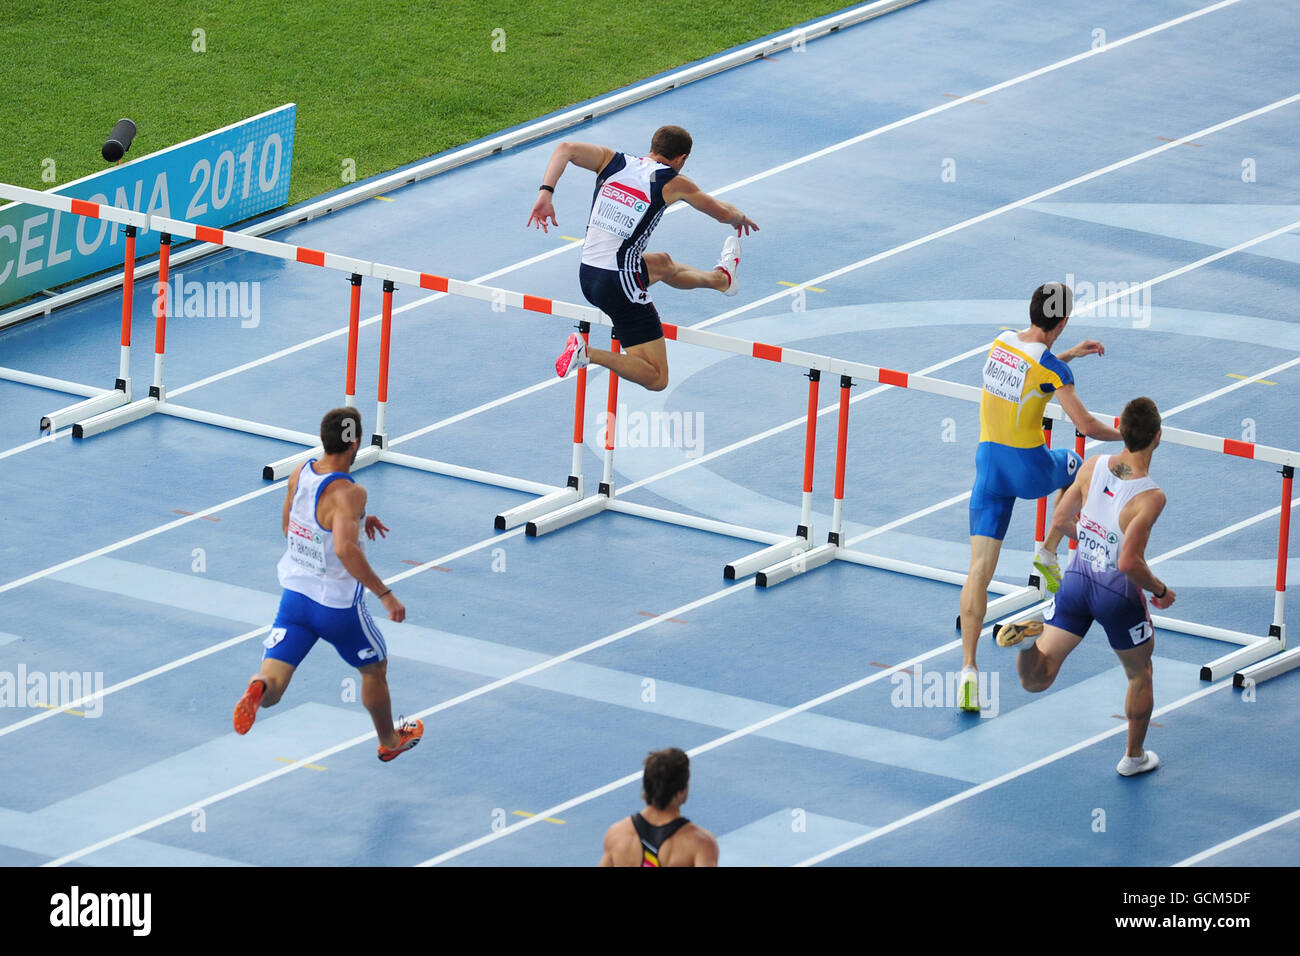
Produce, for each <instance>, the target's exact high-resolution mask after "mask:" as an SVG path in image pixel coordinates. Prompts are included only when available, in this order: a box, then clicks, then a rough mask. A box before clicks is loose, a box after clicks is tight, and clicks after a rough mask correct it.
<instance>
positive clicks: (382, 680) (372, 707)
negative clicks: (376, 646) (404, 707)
mask: <svg viewBox="0 0 1300 956" xmlns="http://www.w3.org/2000/svg"><path fill="white" fill-rule="evenodd" d="M361 703H362V705H363V706H364V707H365V708H366V710H368V711H370V719H371V720H373V721H374V722H375V733H376V734H378V735H379V742H380V743H381V744H382V745H383V746H385V747H390V748H391V747H396V746H397V745H398V743H400V739H399V737H398V735H397V731H396V730H394V729H393V702H392V698H391V697H390V696H389V694H388V661H379V662H378V663H376V664H367V665H366V666H365V667H362V668H361Z"/></svg>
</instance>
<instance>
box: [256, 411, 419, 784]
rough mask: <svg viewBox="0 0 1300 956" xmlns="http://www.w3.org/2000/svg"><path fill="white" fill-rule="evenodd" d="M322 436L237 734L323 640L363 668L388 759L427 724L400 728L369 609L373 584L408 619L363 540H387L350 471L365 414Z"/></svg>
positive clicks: (298, 498) (286, 523)
mask: <svg viewBox="0 0 1300 956" xmlns="http://www.w3.org/2000/svg"><path fill="white" fill-rule="evenodd" d="M320 440H321V447H322V448H323V450H324V452H325V454H323V455H322V456H321V457H320V459H319V460H317V459H315V458H313V459H311V461H308V462H307V463H306V464H304V465H303V466H302V467H301V468H300V469H298V471H296V472H294V473H293V476H292V477H290V479H289V488H288V492H287V493H286V494H285V497H284V508H283V510H282V512H281V516H280V526H281V530H282V531H283V533H284V535H285V539H286V548H285V552H284V555H283V556H282V557H281V558H280V563H279V565H278V566H277V571H278V572H279V577H280V585H281V586H282V587H283V588H284V594H283V595H282V596H281V598H280V610H279V611H278V613H277V614H276V616H275V624H273V625H272V626H271V633H270V634H269V635H267V638H266V640H265V641H263V646H264V647H265V650H264V651H263V652H262V669H261V671H260V672H259V673H257V674H254V675H253V676H252V677H251V678H250V679H249V682H248V689H247V690H246V691H245V692H244V696H243V697H241V698H240V700H239V703H238V704H236V705H235V715H234V722H235V732H236V733H240V734H246V733H248V731H249V730H250V729H251V728H252V726H253V721H254V720H255V719H256V717H257V709H258V708H259V707H270V706H272V705H273V704H275V703H276V702H278V701H279V700H280V698H281V697H282V696H283V695H284V691H285V688H287V687H288V686H289V681H290V679H291V678H292V677H293V672H294V670H296V669H297V667H298V665H299V664H301V663H302V660H303V658H304V657H306V656H307V652H308V651H310V650H311V649H312V645H313V644H315V643H316V641H317V639H318V638H324V639H325V640H326V641H328V642H329V643H330V644H333V645H334V649H335V650H336V651H338V652H339V656H340V657H342V658H343V660H344V661H346V662H347V663H348V664H350V665H351V666H353V667H355V668H357V670H358V671H360V673H361V703H362V704H363V705H364V706H365V708H366V710H368V711H369V712H370V719H371V720H373V721H374V723H375V733H376V734H377V735H378V737H379V759H380V760H383V761H389V760H392V759H393V758H394V757H396V756H397V755H398V754H401V753H404V752H405V751H407V750H410V749H411V748H412V747H414V746H415V745H416V744H418V743H419V742H420V737H421V736H423V734H424V723H423V722H422V721H419V720H414V721H408V722H403V724H402V725H401V726H400V727H394V726H393V709H392V702H391V700H390V698H389V695H388V649H387V647H386V646H385V644H384V638H383V636H382V635H381V634H380V633H379V629H378V628H377V627H375V622H374V621H373V620H371V618H370V612H369V611H368V610H367V609H366V603H365V590H366V588H369V589H370V590H371V591H373V592H374V594H375V595H376V596H377V597H378V598H379V600H380V601H381V602H383V605H384V610H386V611H387V612H388V617H389V619H390V620H393V621H399V622H400V621H402V620H403V619H405V617H406V608H405V607H404V606H403V605H402V602H401V601H399V600H397V598H396V596H394V594H393V590H392V588H388V587H385V586H384V582H383V581H382V580H381V579H380V577H379V575H377V574H375V572H374V570H373V569H372V568H371V567H370V562H369V561H367V560H366V554H365V550H364V547H363V545H362V543H361V532H362V530H363V528H364V530H365V533H366V536H367V537H368V538H370V540H372V541H373V540H374V539H375V532H378V533H379V535H380V536H381V537H387V535H388V528H387V527H386V526H385V525H384V523H383V522H382V521H380V520H379V518H378V517H376V516H375V515H370V516H369V517H367V516H366V489H364V488H362V487H361V486H360V485H359V484H357V483H356V482H355V481H354V480H353V479H352V477H351V476H350V475H349V474H348V469H350V468H351V467H352V464H353V462H354V461H356V457H357V451H358V450H359V449H360V447H361V413H360V412H358V411H357V410H356V409H355V408H350V407H349V408H336V409H334V410H333V411H331V412H328V413H327V414H326V415H325V418H324V419H323V420H322V421H321V423H320ZM363 522H364V524H363Z"/></svg>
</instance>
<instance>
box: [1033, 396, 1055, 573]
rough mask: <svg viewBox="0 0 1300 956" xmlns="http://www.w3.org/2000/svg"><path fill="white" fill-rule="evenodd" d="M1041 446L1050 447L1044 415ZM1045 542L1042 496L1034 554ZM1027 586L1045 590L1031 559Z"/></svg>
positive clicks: (1049, 430)
mask: <svg viewBox="0 0 1300 956" xmlns="http://www.w3.org/2000/svg"><path fill="white" fill-rule="evenodd" d="M1043 447H1045V448H1051V447H1052V420H1051V419H1050V418H1047V417H1046V416H1044V417H1043ZM1046 543H1047V498H1046V497H1043V498H1039V499H1038V510H1037V512H1036V514H1035V517H1034V554H1038V551H1039V549H1040V548H1042V546H1043V545H1044V544H1046ZM1029 586H1030V587H1036V588H1038V589H1039V591H1040V592H1041V593H1044V594H1045V592H1046V591H1047V586H1046V585H1045V584H1043V582H1042V581H1041V580H1040V579H1039V577H1038V572H1037V571H1036V570H1035V569H1034V566H1033V562H1032V561H1031V562H1030V565H1029Z"/></svg>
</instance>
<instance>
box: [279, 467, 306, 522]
mask: <svg viewBox="0 0 1300 956" xmlns="http://www.w3.org/2000/svg"><path fill="white" fill-rule="evenodd" d="M300 470H301V469H300ZM297 490H298V472H297V471H295V472H294V473H293V474H292V475H290V476H289V483H288V484H287V485H285V489H284V507H283V508H281V509H280V533H281V534H282V535H284V536H285V537H286V538H287V537H288V536H289V509H290V508H292V507H293V495H294V492H295V491H297Z"/></svg>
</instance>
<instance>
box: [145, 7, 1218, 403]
mask: <svg viewBox="0 0 1300 956" xmlns="http://www.w3.org/2000/svg"><path fill="white" fill-rule="evenodd" d="M1240 2H1241V0H1221V2H1220V3H1215V4H1211V5H1210V6H1207V7H1202V8H1200V9H1199V10H1193V11H1192V12H1191V13H1187V14H1184V15H1183V16H1180V17H1175V18H1173V19H1171V20H1166V21H1164V22H1163V23H1158V24H1156V25H1155V26H1152V27H1147V28H1146V29H1144V30H1139V31H1138V32H1137V33H1133V34H1130V35H1128V36H1126V37H1121V38H1120V39H1118V40H1114V41H1111V42H1108V43H1106V44H1105V45H1103V46H1101V47H1098V48H1096V49H1089V50H1086V51H1084V52H1083V53H1077V54H1075V55H1073V56H1069V57H1066V58H1064V59H1061V60H1057V61H1056V62H1054V63H1049V64H1048V65H1047V66H1043V67H1039V68H1038V69H1035V70H1031V71H1029V72H1027V73H1022V74H1020V75H1019V76H1015V77H1012V78H1011V79H1009V80H1003V81H1001V82H999V83H995V84H993V85H992V86H987V87H985V88H983V89H980V90H976V91H975V92H974V93H970V94H967V95H966V96H963V97H961V98H959V99H955V100H950V101H948V102H946V103H941V104H939V105H938V106H934V107H930V108H929V109H925V110H921V111H920V112H917V113H913V114H911V115H910V116H906V117H904V118H902V119H899V120H895V121H893V122H891V123H886V124H885V125H883V126H878V127H876V128H875V129H871V130H868V131H867V132H865V133H859V134H857V135H856V136H851V137H849V138H848V139H845V140H841V141H840V142H838V143H833V144H832V145H830V146H827V147H823V148H822V149H818V150H814V151H813V152H810V153H807V154H805V155H803V156H800V157H797V158H795V159H792V160H788V161H787V162H784V163H781V164H779V165H777V166H773V167H771V168H770V169H766V170H763V171H762V172H759V173H755V174H753V175H751V176H747V177H745V178H743V179H739V180H736V181H735V182H733V183H728V184H727V185H725V186H720V187H718V188H717V189H714V190H712V191H711V192H712V193H713V194H714V195H721V194H723V193H728V192H731V191H733V190H736V189H740V188H742V187H744V186H747V185H750V184H751V183H755V182H759V181H760V180H763V179H767V178H769V177H771V176H775V175H778V174H779V173H782V172H785V171H787V170H790V169H793V168H795V167H796V166H801V165H803V164H805V163H809V162H812V161H814V160H816V159H820V158H821V157H823V156H827V155H830V154H831V153H834V152H838V151H839V150H842V149H846V148H848V147H850V146H854V145H856V144H858V143H861V142H864V141H866V140H868V139H872V138H874V137H876V136H881V135H883V134H884V133H887V132H890V131H892V130H895V129H899V128H900V127H903V126H908V125H910V124H912V123H916V122H919V121H921V120H923V119H928V118H929V117H931V116H935V115H937V114H939V113H942V112H944V111H946V110H950V109H955V108H956V107H958V106H961V105H963V104H964V103H968V102H970V101H971V100H973V99H977V98H979V97H983V96H988V95H990V94H992V93H996V92H999V91H1001V90H1005V89H1009V88H1010V87H1013V86H1017V85H1019V84H1021V83H1024V82H1027V81H1028V80H1032V79H1036V78H1037V77H1040V76H1043V75H1045V74H1047V73H1052V72H1055V71H1056V70H1060V69H1063V68H1064V67H1067V66H1071V65H1073V64H1075V63H1078V62H1080V61H1082V60H1086V59H1088V58H1089V57H1093V56H1100V55H1101V54H1104V53H1108V52H1110V51H1111V50H1117V49H1119V48H1120V47H1123V46H1127V45H1128V44H1130V43H1134V42H1136V41H1138V40H1142V39H1145V38H1146V37H1149V36H1153V35H1155V34H1157V33H1161V32H1163V31H1165V30H1168V29H1171V28H1173V27H1176V26H1179V25H1181V24H1183V23H1187V22H1188V21H1190V20H1195V19H1197V18H1198V17H1203V16H1205V15H1207V14H1210V13H1214V12H1216V11H1218V10H1221V9H1223V8H1225V7H1229V6H1232V5H1233V4H1235V3H1240ZM1169 145H1170V146H1174V145H1179V144H1178V143H1171V144H1169ZM685 208H686V205H685V204H684V203H683V204H678V205H675V206H672V207H670V208H669V209H668V210H667V211H668V212H669V213H674V212H677V211H679V210H682V209H685ZM581 245H582V241H581V240H577V241H574V242H570V243H567V244H565V245H563V246H557V247H556V248H554V249H549V250H547V251H546V252H543V253H540V254H538V255H535V256H532V257H530V258H528V259H523V260H520V261H519V262H516V263H514V264H513V265H509V266H505V267H503V268H501V269H497V270H496V271H494V272H489V273H487V274H485V275H482V276H479V277H478V278H477V279H471V280H470V281H471V282H475V283H480V282H487V281H490V280H492V279H495V278H499V277H500V276H503V275H506V274H508V273H510V272H514V271H517V270H519V269H523V268H526V267H528V266H530V265H534V264H535V263H538V262H541V261H543V260H545V259H549V258H551V257H552V256H557V255H561V254H563V253H565V252H567V251H569V250H571V249H576V248H578V247H580V246H581ZM809 284H816V280H810V282H808V283H803V285H804V286H807V285H809ZM791 291H792V292H793V291H796V290H791ZM446 296H447V293H445V292H438V293H434V294H433V295H429V296H425V297H424V298H421V299H417V300H415V301H414V302H411V303H409V304H407V305H405V306H402V307H401V308H400V309H394V314H395V315H396V314H398V313H399V312H404V311H406V310H408V309H413V308H416V307H417V306H421V305H424V304H426V303H429V302H433V301H436V300H438V299H441V298H444V297H446ZM778 298H779V296H778ZM378 321H380V316H378V315H375V316H371V317H369V318H367V319H365V320H364V321H363V322H362V323H361V324H362V325H363V326H368V325H372V324H374V323H375V322H378ZM718 321H721V320H720V319H719V320H718ZM345 334H347V327H346V326H345V327H343V328H340V329H336V330H334V331H333V332H329V333H327V334H325V335H320V336H317V337H315V338H313V339H308V340H307V341H305V342H302V343H300V344H298V345H294V346H290V347H289V348H286V349H281V350H280V351H278V352H274V353H271V354H270V355H266V356H263V357H262V358H260V359H256V360H254V361H252V362H247V363H245V364H243V365H239V366H236V367H235V368H232V369H227V370H226V371H224V372H219V373H217V374H215V375H210V376H208V377H207V378H203V379H200V380H199V381H197V382H191V383H190V384H189V385H183V386H181V387H180V388H176V389H170V390H169V393H170V394H171V395H173V396H177V395H183V394H184V393H186V392H188V391H190V390H192V389H196V388H199V387H201V386H203V385H208V384H211V383H212V382H216V381H220V380H221V379H223V378H228V377H229V376H231V375H236V374H239V373H240V372H244V371H247V370H248V369H251V368H256V367H257V366H259V365H264V364H266V363H267V362H273V361H275V360H277V359H280V358H283V357H284V356H286V355H291V354H293V353H294V352H297V351H300V350H302V349H305V348H310V347H311V346H313V345H317V344H319V343H321V342H325V341H328V340H330V339H333V338H338V337H339V336H341V335H345ZM538 384H539V386H541V385H543V384H544V383H538Z"/></svg>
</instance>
